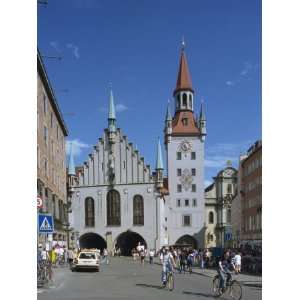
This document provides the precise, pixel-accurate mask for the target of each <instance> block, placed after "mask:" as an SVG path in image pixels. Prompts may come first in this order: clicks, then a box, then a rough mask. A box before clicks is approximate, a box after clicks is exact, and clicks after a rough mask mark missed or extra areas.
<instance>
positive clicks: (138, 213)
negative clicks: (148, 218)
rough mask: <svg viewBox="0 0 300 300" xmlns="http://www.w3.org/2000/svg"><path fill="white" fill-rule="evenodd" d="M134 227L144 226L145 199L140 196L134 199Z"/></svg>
mask: <svg viewBox="0 0 300 300" xmlns="http://www.w3.org/2000/svg"><path fill="white" fill-rule="evenodd" d="M133 225H144V199H143V197H142V196H140V195H135V196H134V197H133Z"/></svg>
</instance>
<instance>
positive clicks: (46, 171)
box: [44, 158, 48, 176]
mask: <svg viewBox="0 0 300 300" xmlns="http://www.w3.org/2000/svg"><path fill="white" fill-rule="evenodd" d="M44 169H45V176H48V161H47V159H46V158H45V162H44Z"/></svg>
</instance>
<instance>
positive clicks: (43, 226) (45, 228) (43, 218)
mask: <svg viewBox="0 0 300 300" xmlns="http://www.w3.org/2000/svg"><path fill="white" fill-rule="evenodd" d="M38 225H39V233H53V231H54V224H53V216H52V215H49V214H39V223H38Z"/></svg>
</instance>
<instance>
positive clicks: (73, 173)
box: [68, 142, 76, 175]
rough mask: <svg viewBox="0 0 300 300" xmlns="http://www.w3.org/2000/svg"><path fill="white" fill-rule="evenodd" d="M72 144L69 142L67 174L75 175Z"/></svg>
mask: <svg viewBox="0 0 300 300" xmlns="http://www.w3.org/2000/svg"><path fill="white" fill-rule="evenodd" d="M72 146H73V143H72V142H70V156H69V168H68V174H69V175H76V172H75V164H74V157H73V151H72Z"/></svg>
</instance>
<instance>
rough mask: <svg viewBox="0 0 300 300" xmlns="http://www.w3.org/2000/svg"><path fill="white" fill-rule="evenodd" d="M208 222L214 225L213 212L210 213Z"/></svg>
mask: <svg viewBox="0 0 300 300" xmlns="http://www.w3.org/2000/svg"><path fill="white" fill-rule="evenodd" d="M208 222H209V224H213V223H214V213H213V212H212V211H210V212H209V215H208Z"/></svg>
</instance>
